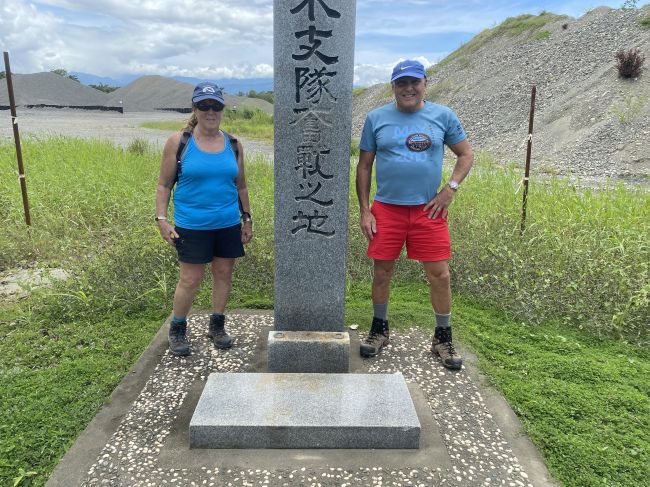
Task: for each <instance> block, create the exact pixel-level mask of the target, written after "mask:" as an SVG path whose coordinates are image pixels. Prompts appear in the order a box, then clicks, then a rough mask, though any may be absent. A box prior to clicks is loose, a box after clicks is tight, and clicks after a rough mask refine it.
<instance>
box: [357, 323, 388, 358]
mask: <svg viewBox="0 0 650 487" xmlns="http://www.w3.org/2000/svg"><path fill="white" fill-rule="evenodd" d="M389 335H390V331H389V330H388V320H382V319H381V318H373V319H372V326H371V328H370V333H369V334H368V338H366V339H365V340H364V341H363V342H362V343H361V347H360V350H359V351H360V352H361V356H362V357H374V356H376V355H377V354H378V353H379V352H380V351H381V349H382V348H384V347H385V346H386V345H388V336H389Z"/></svg>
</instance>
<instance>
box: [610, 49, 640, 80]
mask: <svg viewBox="0 0 650 487" xmlns="http://www.w3.org/2000/svg"><path fill="white" fill-rule="evenodd" d="M644 62H645V56H644V55H643V54H642V53H641V51H640V50H639V48H638V47H634V48H631V49H628V50H627V51H626V50H625V49H621V50H620V51H618V52H617V53H616V69H618V75H619V76H620V77H621V78H637V77H638V76H639V75H640V74H641V69H642V67H643V63H644Z"/></svg>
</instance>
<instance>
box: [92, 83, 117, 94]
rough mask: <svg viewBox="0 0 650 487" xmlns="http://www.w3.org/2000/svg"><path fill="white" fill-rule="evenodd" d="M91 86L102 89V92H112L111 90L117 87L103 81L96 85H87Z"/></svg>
mask: <svg viewBox="0 0 650 487" xmlns="http://www.w3.org/2000/svg"><path fill="white" fill-rule="evenodd" d="M88 86H90V87H91V88H95V89H96V90H98V91H103V92H104V93H112V92H113V91H115V90H117V89H119V86H111V85H107V84H104V83H99V84H98V85H88Z"/></svg>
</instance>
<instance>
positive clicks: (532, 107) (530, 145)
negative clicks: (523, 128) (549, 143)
mask: <svg viewBox="0 0 650 487" xmlns="http://www.w3.org/2000/svg"><path fill="white" fill-rule="evenodd" d="M536 94H537V87H536V86H535V85H533V89H532V92H531V94H530V116H529V118H528V147H527V148H526V170H525V172H524V200H523V202H522V204H521V228H520V230H519V233H520V234H521V235H523V234H524V229H525V228H526V204H527V203H528V179H529V177H530V153H531V151H532V148H533V120H534V119H535V95H536Z"/></svg>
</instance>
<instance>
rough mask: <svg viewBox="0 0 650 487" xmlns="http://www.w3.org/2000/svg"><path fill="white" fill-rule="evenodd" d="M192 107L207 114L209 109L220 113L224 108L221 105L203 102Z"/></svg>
mask: <svg viewBox="0 0 650 487" xmlns="http://www.w3.org/2000/svg"><path fill="white" fill-rule="evenodd" d="M194 106H195V107H196V108H197V109H198V110H199V111H201V112H207V111H208V110H210V109H212V110H214V111H215V112H220V111H222V110H223V108H224V106H223V105H222V104H221V103H217V104H214V103H208V102H205V101H200V102H198V103H195V104H194Z"/></svg>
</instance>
